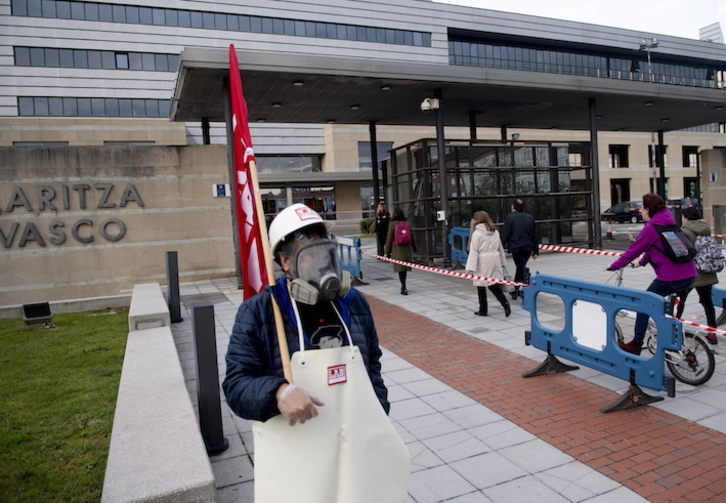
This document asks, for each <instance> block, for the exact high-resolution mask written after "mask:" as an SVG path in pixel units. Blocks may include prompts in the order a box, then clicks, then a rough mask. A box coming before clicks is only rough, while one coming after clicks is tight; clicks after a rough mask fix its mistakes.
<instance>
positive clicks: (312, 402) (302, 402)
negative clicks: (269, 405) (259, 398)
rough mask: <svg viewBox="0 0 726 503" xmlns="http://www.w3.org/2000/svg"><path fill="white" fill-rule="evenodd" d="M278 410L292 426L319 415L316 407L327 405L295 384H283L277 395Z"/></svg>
mask: <svg viewBox="0 0 726 503" xmlns="http://www.w3.org/2000/svg"><path fill="white" fill-rule="evenodd" d="M276 397H277V408H278V409H280V413H281V414H282V415H283V417H284V418H285V419H287V423H288V424H289V425H290V426H295V423H300V424H303V423H305V421H307V420H308V419H312V418H314V417H315V416H317V415H318V409H317V408H316V407H315V406H316V405H317V406H323V405H325V404H324V403H323V402H322V401H320V399H318V398H315V397H314V396H312V395H310V394H308V392H307V391H305V390H302V389H300V388H298V387H297V386H295V385H293V384H287V383H286V384H283V385H282V386H280V387H279V388H278V390H277V393H276Z"/></svg>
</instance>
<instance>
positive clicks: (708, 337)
mask: <svg viewBox="0 0 726 503" xmlns="http://www.w3.org/2000/svg"><path fill="white" fill-rule="evenodd" d="M706 340H707V341H708V342H709V343H710V344H718V338H717V337H716V334H712V333H708V334H706Z"/></svg>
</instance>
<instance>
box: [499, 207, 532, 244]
mask: <svg viewBox="0 0 726 503" xmlns="http://www.w3.org/2000/svg"><path fill="white" fill-rule="evenodd" d="M501 235H502V243H503V244H504V248H506V249H507V251H508V252H509V253H512V252H532V253H534V254H535V255H538V254H539V230H538V229H537V224H536V223H535V221H534V218H532V215H530V214H528V213H524V212H522V211H515V212H514V213H510V214H509V215H507V218H505V219H504V227H503V228H502V232H501Z"/></svg>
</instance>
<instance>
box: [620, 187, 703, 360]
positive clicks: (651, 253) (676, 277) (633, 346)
mask: <svg viewBox="0 0 726 503" xmlns="http://www.w3.org/2000/svg"><path fill="white" fill-rule="evenodd" d="M640 211H641V213H642V215H643V221H644V222H645V226H644V227H643V229H642V230H641V231H640V234H638V237H637V238H635V242H633V244H631V245H630V246H629V247H628V249H627V250H625V252H624V253H623V254H622V255H621V256H620V258H618V259H617V260H616V261H615V262H613V263H612V264H610V267H608V271H616V270H618V269H622V268H623V267H625V266H626V265H628V264H630V263H631V262H633V261H634V260H635V259H637V258H638V257H640V260H639V261H637V262H633V267H641V266H645V265H648V264H650V265H652V266H653V269H654V270H655V279H654V280H653V282H652V283H651V284H650V286H648V291H649V292H653V293H656V294H658V295H661V296H663V297H665V296H666V295H669V294H671V293H675V292H680V291H683V290H685V289H687V288H690V287H691V285H692V284H693V278H694V277H695V276H696V267H695V266H694V265H693V261H688V262H682V263H676V262H674V261H673V260H671V259H670V258H669V257H668V255H666V252H665V250H664V248H663V243H661V239H660V233H659V232H658V229H657V228H656V227H655V226H661V225H662V226H673V225H675V224H676V220H675V219H674V218H673V215H671V212H670V211H669V210H668V208H666V206H665V201H663V198H662V197H660V196H659V195H658V194H645V195H644V196H643V208H642V209H641V210H640ZM641 255H642V256H641ZM647 328H648V315H647V314H645V313H641V312H639V313H638V315H637V316H636V318H635V329H634V337H633V340H631V341H630V342H627V343H618V345H619V346H620V348H621V349H622V350H623V351H627V352H628V353H633V354H636V355H639V354H640V351H641V349H642V347H643V340H644V339H645V332H646V330H647Z"/></svg>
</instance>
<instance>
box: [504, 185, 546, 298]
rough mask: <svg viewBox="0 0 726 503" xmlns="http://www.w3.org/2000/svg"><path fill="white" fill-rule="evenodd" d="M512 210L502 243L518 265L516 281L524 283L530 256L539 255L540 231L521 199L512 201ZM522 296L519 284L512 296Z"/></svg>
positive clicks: (506, 223)
mask: <svg viewBox="0 0 726 503" xmlns="http://www.w3.org/2000/svg"><path fill="white" fill-rule="evenodd" d="M510 211H511V213H509V215H507V218H505V219H504V227H502V243H504V248H505V249H506V250H507V251H509V253H511V254H512V260H513V261H514V265H515V267H516V272H515V274H514V281H516V282H517V283H524V281H525V279H526V278H525V271H526V268H527V261H529V257H532V258H533V259H534V260H536V259H537V257H538V256H539V244H540V242H539V231H538V229H537V224H536V223H535V221H534V218H533V217H532V215H529V214H528V213H525V212H524V202H523V201H522V200H521V199H515V200H514V201H512V205H511V206H510ZM521 296H522V292H521V291H520V290H519V287H518V286H515V287H514V291H513V292H512V298H513V299H516V298H517V297H521Z"/></svg>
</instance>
